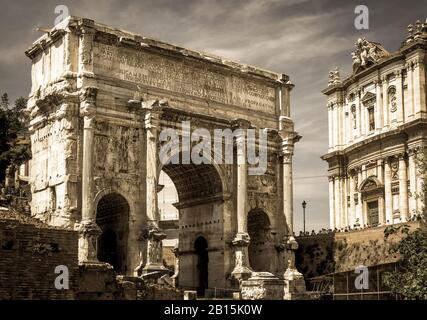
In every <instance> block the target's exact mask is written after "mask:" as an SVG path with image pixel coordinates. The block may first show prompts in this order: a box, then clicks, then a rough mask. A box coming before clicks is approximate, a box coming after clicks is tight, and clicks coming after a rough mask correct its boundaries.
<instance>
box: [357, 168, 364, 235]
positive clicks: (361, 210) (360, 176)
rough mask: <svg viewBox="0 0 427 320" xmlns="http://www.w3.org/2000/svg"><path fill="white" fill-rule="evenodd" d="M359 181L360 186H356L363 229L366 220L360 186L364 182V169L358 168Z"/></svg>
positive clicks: (360, 221) (359, 216)
mask: <svg viewBox="0 0 427 320" xmlns="http://www.w3.org/2000/svg"><path fill="white" fill-rule="evenodd" d="M357 181H358V185H357V186H356V187H357V218H359V224H360V226H362V227H363V226H364V224H365V218H364V217H363V202H362V193H361V192H360V190H359V186H360V184H361V183H362V181H363V178H362V167H359V168H357Z"/></svg>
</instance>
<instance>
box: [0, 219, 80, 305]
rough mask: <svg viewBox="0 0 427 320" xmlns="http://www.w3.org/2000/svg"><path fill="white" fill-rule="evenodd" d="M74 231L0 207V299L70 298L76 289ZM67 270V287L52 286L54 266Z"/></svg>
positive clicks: (75, 238)
mask: <svg viewBox="0 0 427 320" xmlns="http://www.w3.org/2000/svg"><path fill="white" fill-rule="evenodd" d="M77 241H78V237H77V233H76V232H74V231H70V230H63V229H53V228H51V227H48V226H46V225H44V224H42V223H40V222H38V221H37V220H35V219H30V218H28V217H25V216H21V215H14V216H13V217H11V216H10V213H7V215H6V214H4V213H2V211H0V243H1V247H0V300H2V299H73V298H74V293H75V291H76V289H77V278H78V266H77ZM58 265H65V266H67V267H68V270H69V276H70V277H69V279H70V282H69V286H70V289H69V290H57V289H56V288H55V286H54V281H55V278H56V277H57V276H58V274H55V272H54V271H55V267H56V266H58Z"/></svg>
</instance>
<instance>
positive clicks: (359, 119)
mask: <svg viewBox="0 0 427 320" xmlns="http://www.w3.org/2000/svg"><path fill="white" fill-rule="evenodd" d="M356 114H357V130H356V132H357V137H360V136H361V135H362V132H364V131H363V119H362V115H363V113H362V104H361V103H360V90H358V91H357V92H356Z"/></svg>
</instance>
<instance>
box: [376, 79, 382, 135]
mask: <svg viewBox="0 0 427 320" xmlns="http://www.w3.org/2000/svg"><path fill="white" fill-rule="evenodd" d="M375 91H376V95H377V96H376V102H375V115H376V119H375V129H376V131H381V130H382V128H383V100H382V97H381V92H382V86H381V81H376V82H375Z"/></svg>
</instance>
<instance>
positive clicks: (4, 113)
mask: <svg viewBox="0 0 427 320" xmlns="http://www.w3.org/2000/svg"><path fill="white" fill-rule="evenodd" d="M26 106H27V99H25V98H23V97H20V98H18V99H16V100H15V103H14V104H13V105H11V104H10V102H9V97H8V95H7V93H4V94H3V95H2V96H1V97H0V180H3V179H4V175H5V170H6V168H7V167H8V166H9V165H11V164H12V165H15V166H19V165H20V164H22V163H23V162H24V161H26V160H28V159H30V158H31V153H30V147H29V144H20V143H18V142H19V139H18V137H19V136H20V135H25V134H26V132H27V130H28V120H29V117H28V114H27V113H26V111H25V109H26Z"/></svg>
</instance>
